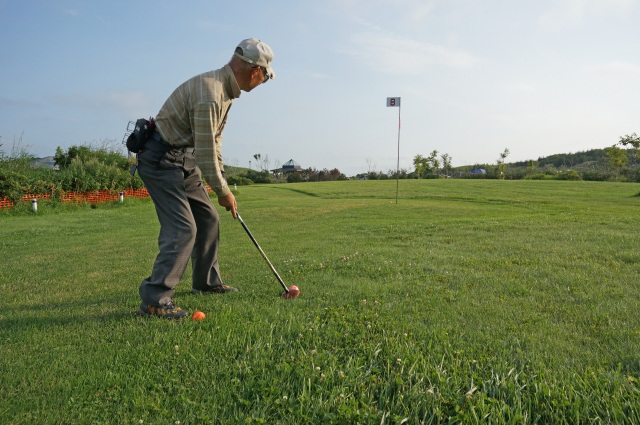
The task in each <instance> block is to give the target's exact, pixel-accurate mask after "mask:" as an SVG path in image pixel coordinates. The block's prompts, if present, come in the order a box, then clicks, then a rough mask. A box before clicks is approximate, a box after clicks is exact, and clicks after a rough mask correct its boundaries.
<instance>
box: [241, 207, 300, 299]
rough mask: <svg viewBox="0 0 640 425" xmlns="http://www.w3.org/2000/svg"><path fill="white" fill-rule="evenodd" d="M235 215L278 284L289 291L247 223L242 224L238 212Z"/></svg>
mask: <svg viewBox="0 0 640 425" xmlns="http://www.w3.org/2000/svg"><path fill="white" fill-rule="evenodd" d="M236 214H237V211H236ZM237 215H238V221H240V224H242V228H243V229H244V230H245V232H247V235H249V238H251V242H253V244H254V245H255V246H256V248H258V251H260V254H261V255H262V258H264V261H266V262H267V264H268V265H269V268H270V269H271V271H272V272H273V274H274V275H275V277H276V279H278V282H280V285H282V287H283V288H284V290H285V291H286V292H289V288H287V285H285V283H284V281H283V280H282V278H281V277H280V275H279V274H278V272H277V271H276V268H275V267H273V264H271V261H269V258H267V254H265V253H264V251H263V250H262V248H260V244H259V243H258V241H257V240H256V238H254V237H253V235H252V234H251V231H250V230H249V228H248V227H247V225H246V224H244V220H242V217H240V214H237Z"/></svg>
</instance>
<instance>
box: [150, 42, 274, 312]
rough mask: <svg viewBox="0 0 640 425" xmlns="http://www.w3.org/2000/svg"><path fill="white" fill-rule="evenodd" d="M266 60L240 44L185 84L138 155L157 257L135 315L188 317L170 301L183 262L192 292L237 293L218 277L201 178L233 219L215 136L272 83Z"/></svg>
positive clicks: (213, 219) (210, 209) (215, 231)
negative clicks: (152, 213) (232, 112)
mask: <svg viewBox="0 0 640 425" xmlns="http://www.w3.org/2000/svg"><path fill="white" fill-rule="evenodd" d="M272 60H273V51H272V50H271V48H270V47H269V46H268V45H267V44H265V43H264V42H262V41H260V40H258V39H255V38H250V39H246V40H243V41H241V42H240V44H239V45H238V47H237V48H236V50H235V52H234V54H233V56H232V58H231V60H230V61H229V63H228V64H227V65H225V66H224V67H223V68H220V69H217V70H215V71H209V72H206V73H204V74H200V75H197V76H195V77H193V78H191V79H189V80H187V81H186V82H184V83H183V84H182V85H180V86H179V87H178V88H177V89H176V90H175V91H174V92H173V93H172V94H171V96H169V98H168V99H167V101H166V102H165V103H164V105H163V106H162V108H161V109H160V112H158V115H157V116H156V119H155V131H154V132H153V133H152V135H151V137H150V138H149V140H148V141H147V144H146V145H145V147H144V149H143V151H142V152H140V154H139V155H138V173H139V175H140V177H141V178H142V181H143V182H144V184H145V186H146V188H147V190H148V191H149V196H150V197H151V199H152V200H153V203H154V205H155V207H156V213H157V215H158V220H159V222H160V236H159V238H158V246H159V251H160V252H159V253H158V256H157V257H156V260H155V263H154V265H153V271H152V272H151V276H149V277H147V278H146V279H144V280H143V281H142V284H141V285H140V290H139V292H140V298H141V299H142V304H141V305H140V309H139V313H140V314H142V315H146V316H158V317H164V318H169V319H180V318H184V317H187V316H188V315H189V313H188V312H187V311H185V310H183V309H181V308H180V307H177V306H176V305H175V304H174V302H173V295H174V292H175V287H176V286H177V285H178V283H179V282H180V279H181V278H182V276H183V274H184V272H185V270H186V267H187V264H188V262H189V258H191V263H192V270H193V278H192V293H202V294H224V293H228V292H235V291H237V289H236V288H232V287H230V286H227V285H225V284H224V283H223V282H222V279H221V278H220V269H219V267H218V240H219V217H218V213H217V211H216V208H215V206H214V205H213V203H212V202H211V199H210V198H209V194H208V193H207V190H206V188H205V186H204V184H203V182H202V178H201V173H202V175H203V176H204V178H205V179H206V181H207V182H208V183H209V185H210V186H211V188H212V189H213V191H214V192H215V194H216V195H217V198H218V204H220V205H221V206H222V207H224V208H226V210H227V211H231V214H232V215H233V218H234V219H235V218H237V211H236V210H237V204H236V199H235V197H234V196H233V193H231V191H230V190H229V187H228V186H227V182H226V180H225V177H224V164H223V161H222V132H223V130H224V126H225V123H226V121H227V114H228V112H229V108H230V107H231V104H232V102H233V99H236V98H238V97H240V91H241V90H242V91H245V92H250V91H251V90H253V89H254V88H256V87H258V86H259V85H260V84H263V83H265V82H267V81H268V80H269V79H271V78H274V77H275V74H274V72H273V70H272V69H271V61H272Z"/></svg>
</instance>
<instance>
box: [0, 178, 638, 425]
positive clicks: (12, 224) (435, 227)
mask: <svg viewBox="0 0 640 425" xmlns="http://www.w3.org/2000/svg"><path fill="white" fill-rule="evenodd" d="M395 190H396V182H395V181H357V182H355V181H354V182H330V183H304V184H283V185H264V186H263V185H261V186H249V187H241V188H239V191H238V193H237V198H238V201H239V206H240V213H241V214H242V217H243V219H244V221H245V222H246V224H247V226H248V227H249V229H250V230H251V232H252V233H253V235H254V236H255V237H256V239H257V240H258V242H259V243H260V245H261V246H262V248H263V249H264V250H265V252H266V253H267V255H268V256H269V259H270V260H271V262H272V263H273V264H274V266H275V267H276V269H277V270H278V272H279V273H280V275H281V276H282V278H283V279H284V281H285V282H286V284H287V285H292V284H295V285H297V286H299V287H300V289H301V293H302V295H301V296H300V298H297V299H295V300H289V301H284V300H281V299H280V298H279V295H280V293H281V291H282V288H281V287H280V285H279V283H278V282H277V281H276V279H275V277H274V276H273V275H272V274H271V271H270V270H269V268H268V266H267V264H266V263H265V262H264V260H263V259H262V258H261V256H260V254H259V253H258V251H257V250H256V249H255V247H254V246H253V244H252V243H251V240H250V239H249V238H248V236H247V235H246V234H245V232H244V230H243V229H242V227H241V226H240V224H239V223H238V222H234V221H233V219H232V218H231V216H230V214H229V213H227V212H224V211H223V210H222V209H219V211H220V213H221V217H222V218H221V227H222V236H221V251H220V264H221V268H222V272H223V274H224V276H223V277H224V278H225V281H226V283H228V284H230V285H233V286H236V287H239V288H240V292H239V293H236V294H229V295H224V296H217V295H216V296H203V295H199V296H194V295H191V294H190V273H189V272H187V274H186V275H185V277H184V279H183V281H182V282H181V284H180V285H179V286H178V289H177V292H176V297H175V300H176V302H177V304H178V305H180V306H181V307H183V308H186V309H189V310H190V311H194V310H202V311H204V312H205V313H206V314H207V318H206V319H205V320H204V321H200V322H194V321H191V320H185V321H180V322H174V321H165V320H160V319H148V318H142V317H138V316H136V315H135V314H134V313H135V311H136V310H137V307H138V305H139V299H138V296H137V288H138V285H139V282H140V281H141V280H142V279H143V278H145V277H146V276H147V275H148V273H149V272H150V269H151V266H152V264H153V260H154V258H155V255H156V253H157V246H156V243H157V232H158V224H157V220H156V217H155V213H154V209H153V205H152V204H151V203H150V202H149V201H137V202H130V200H125V202H124V204H119V203H114V204H110V205H105V206H97V207H96V208H77V209H74V210H64V211H58V210H56V209H55V208H54V207H53V206H51V207H50V208H49V207H48V206H47V205H42V206H41V207H40V209H39V211H38V214H29V213H27V212H25V213H23V214H15V213H13V214H4V215H0V251H1V254H2V258H3V262H2V267H1V268H0V291H1V293H2V306H1V308H0V329H1V334H0V335H1V336H0V338H1V339H0V356H1V358H2V362H1V363H0V390H1V392H2V394H3V395H2V397H0V423H12V424H13V423H15V424H22V423H29V424H34V423H47V424H49V423H116V422H117V423H135V424H140V423H148V424H160V423H165V424H176V423H178V422H179V423H180V424H192V423H193V424H199V423H224V424H226V423H268V424H274V423H277V424H298V423H323V424H325V423H336V424H344V423H362V424H394V423H395V424H400V423H409V424H421V423H424V424H432V423H495V424H522V423H525V424H528V423H531V424H533V423H554V424H562V423H565V424H575V423H640V383H639V382H638V380H639V379H640V358H639V357H638V353H640V315H639V314H638V312H639V305H640V293H639V291H638V289H639V288H638V282H639V277H640V267H639V264H640V252H639V251H638V245H639V242H640V236H639V233H638V231H637V230H638V225H639V224H640V218H639V217H640V215H639V212H640V208H639V207H640V197H638V196H637V194H638V192H640V185H638V184H633V183H625V184H617V183H596V182H563V181H489V180H417V181H416V180H412V181H401V182H400V192H399V195H400V196H399V201H398V203H397V204H396V201H395V195H396V193H395ZM25 211H26V209H25Z"/></svg>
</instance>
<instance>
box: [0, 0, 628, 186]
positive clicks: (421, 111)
mask: <svg viewBox="0 0 640 425" xmlns="http://www.w3.org/2000/svg"><path fill="white" fill-rule="evenodd" d="M639 22H640V0H536V1H531V0H421V1H419V0H335V1H334V0H327V1H322V0H316V1H307V0H295V1H294V0H281V1H270V2H268V1H259V2H258V1H252V0H245V1H243V2H230V1H224V2H223V1H214V0H208V1H205V0H189V1H177V0H155V1H147V0H134V1H131V0H128V1H121V0H109V1H98V0H93V1H92V0H39V1H38V0H0V58H1V60H2V65H0V143H1V144H2V145H3V146H0V150H2V151H4V152H5V153H11V152H12V151H14V152H15V151H17V150H23V151H27V152H28V153H31V154H33V155H35V156H39V157H44V156H50V155H53V154H54V153H55V150H56V148H57V147H61V148H63V149H65V150H66V149H67V148H69V147H71V146H74V145H90V146H94V147H103V146H104V147H109V148H112V149H120V148H121V147H122V145H121V142H122V138H123V136H124V133H125V131H126V127H127V123H128V121H130V120H135V119H137V118H141V117H149V116H155V115H156V114H157V112H158V111H159V109H160V107H161V106H162V104H163V103H164V101H165V100H166V98H167V97H168V96H169V95H170V94H171V92H172V91H173V90H174V89H175V88H176V87H177V86H178V85H180V84H181V83H182V82H183V81H185V80H187V79H188V78H190V77H192V76H194V75H197V74H200V73H202V72H205V71H208V70H212V69H217V68H221V67H222V66H224V65H225V64H226V63H227V62H228V61H229V59H230V58H231V55H232V54H233V50H234V49H235V47H236V46H237V45H238V43H239V42H240V41H241V40H242V39H245V38H250V37H255V38H259V39H261V40H263V41H264V42H266V43H267V44H269V45H270V46H271V48H272V49H273V51H274V53H275V58H274V60H273V63H272V66H273V69H274V70H275V72H276V78H275V80H272V81H269V82H267V83H266V84H264V85H262V86H260V87H258V88H257V89H255V90H253V91H252V92H250V93H244V92H243V93H242V95H241V96H240V98H238V99H236V100H235V101H234V103H233V106H232V108H231V111H230V113H229V118H228V121H227V124H226V127H225V131H224V139H223V140H224V141H223V158H224V160H225V163H226V164H228V165H235V166H241V167H252V168H254V169H256V168H258V167H259V166H265V165H266V166H267V167H269V168H277V167H279V166H280V165H282V163H284V162H286V161H288V160H290V159H293V160H294V161H296V162H297V163H298V164H300V165H301V166H302V167H303V168H316V169H318V170H322V169H325V168H326V169H329V170H331V169H333V168H338V169H339V170H340V171H341V172H343V173H344V174H346V175H347V176H354V175H356V174H358V173H366V172H370V171H376V172H385V173H387V172H389V171H390V170H391V171H395V169H396V167H397V166H398V159H399V166H400V168H401V169H406V170H408V171H412V170H413V168H414V167H413V158H414V157H415V156H416V155H418V154H420V155H423V156H428V155H429V154H430V153H431V152H432V151H434V150H436V151H438V154H439V155H442V154H445V153H446V154H448V155H449V156H450V157H451V158H452V164H453V166H463V165H475V164H495V163H496V161H497V160H498V159H499V158H500V154H501V153H503V152H504V150H505V149H508V150H509V155H508V157H507V159H506V161H507V162H514V161H528V160H537V159H538V158H540V157H544V156H548V155H553V154H557V153H572V152H580V151H585V150H589V149H596V148H600V149H601V148H605V147H608V146H612V145H614V144H615V143H617V142H618V141H619V139H620V137H621V136H624V135H626V134H631V133H634V132H636V133H640V101H639V98H638V95H639V94H640V26H639V25H638V23H639ZM387 97H400V98H401V107H400V108H393V107H387V106H386V99H387ZM398 152H399V154H398ZM256 154H260V157H261V164H257V163H256V162H257V161H256V159H255V158H254V155H256Z"/></svg>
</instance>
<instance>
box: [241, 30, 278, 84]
mask: <svg viewBox="0 0 640 425" xmlns="http://www.w3.org/2000/svg"><path fill="white" fill-rule="evenodd" d="M234 54H235V55H236V56H237V57H239V58H240V59H242V60H243V61H245V62H249V63H250V64H253V65H258V66H261V67H263V68H264V69H266V70H267V76H268V77H269V78H271V79H273V78H276V73H275V72H273V69H272V68H271V61H272V60H273V50H271V47H269V46H268V45H267V43H265V42H263V41H260V40H258V39H257V38H247V39H246V40H242V41H241V42H240V44H238V47H236V51H235V53H234Z"/></svg>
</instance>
